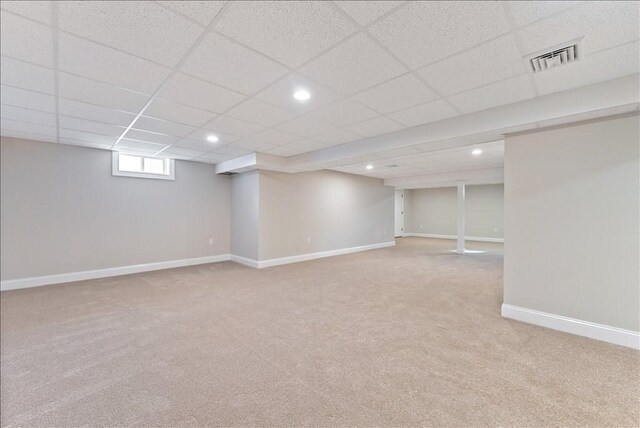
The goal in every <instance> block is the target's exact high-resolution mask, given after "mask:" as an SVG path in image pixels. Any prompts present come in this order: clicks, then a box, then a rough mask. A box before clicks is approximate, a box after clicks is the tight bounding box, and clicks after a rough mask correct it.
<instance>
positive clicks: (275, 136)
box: [234, 129, 298, 149]
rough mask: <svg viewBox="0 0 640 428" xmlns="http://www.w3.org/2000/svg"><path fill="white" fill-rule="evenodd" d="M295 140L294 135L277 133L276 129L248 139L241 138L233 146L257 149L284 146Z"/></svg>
mask: <svg viewBox="0 0 640 428" xmlns="http://www.w3.org/2000/svg"><path fill="white" fill-rule="evenodd" d="M297 139H298V137H297V136H295V135H292V134H288V133H286V132H282V131H278V130H276V129H267V130H265V131H262V132H259V133H257V134H255V135H252V136H250V137H246V138H243V139H242V140H240V141H238V142H237V143H235V144H234V146H236V147H242V148H246V149H255V148H257V147H261V146H262V145H264V146H282V145H285V144H289V143H291V142H293V141H295V140H297Z"/></svg>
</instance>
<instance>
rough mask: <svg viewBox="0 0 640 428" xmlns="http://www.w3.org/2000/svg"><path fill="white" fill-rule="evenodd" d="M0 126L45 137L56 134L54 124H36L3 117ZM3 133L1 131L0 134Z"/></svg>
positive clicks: (7, 129) (3, 128)
mask: <svg viewBox="0 0 640 428" xmlns="http://www.w3.org/2000/svg"><path fill="white" fill-rule="evenodd" d="M0 128H2V130H3V131H16V132H21V133H25V134H33V135H42V136H46V137H55V136H56V135H57V133H56V127H55V126H46V125H38V124H34V123H27V122H21V121H17V120H10V119H4V118H2V119H0ZM5 134H7V133H6V132H3V134H2V135H5Z"/></svg>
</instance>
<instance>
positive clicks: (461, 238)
mask: <svg viewBox="0 0 640 428" xmlns="http://www.w3.org/2000/svg"><path fill="white" fill-rule="evenodd" d="M464 190H465V189H464V183H458V246H457V249H456V252H457V253H458V254H464V214H465V207H464Z"/></svg>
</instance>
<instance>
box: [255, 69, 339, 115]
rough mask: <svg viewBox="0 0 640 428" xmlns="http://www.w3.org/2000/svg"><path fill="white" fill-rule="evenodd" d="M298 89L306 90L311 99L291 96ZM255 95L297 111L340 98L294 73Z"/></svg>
mask: <svg viewBox="0 0 640 428" xmlns="http://www.w3.org/2000/svg"><path fill="white" fill-rule="evenodd" d="M300 89H304V90H306V91H308V92H309V93H310V94H311V99H309V100H307V101H303V102H301V101H298V100H296V99H295V98H293V94H294V92H296V91H297V90H300ZM255 97H256V98H258V99H260V100H262V101H266V102H268V103H270V104H273V105H277V106H279V107H282V108H285V109H288V110H291V111H294V112H298V113H302V112H307V111H310V110H312V109H316V108H318V107H321V106H323V105H326V104H329V103H332V102H334V101H336V100H338V99H339V98H340V96H339V95H337V94H336V93H334V92H332V91H330V90H329V89H327V88H324V87H323V86H321V85H319V84H318V83H315V82H312V81H311V80H309V79H307V78H306V77H304V76H302V75H300V74H295V73H292V74H289V75H288V76H286V77H285V78H283V79H280V80H278V81H277V82H276V83H274V84H273V85H271V86H269V87H268V88H266V89H264V90H262V91H260V92H259V93H258V94H256V96H255Z"/></svg>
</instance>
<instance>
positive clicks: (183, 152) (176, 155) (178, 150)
mask: <svg viewBox="0 0 640 428" xmlns="http://www.w3.org/2000/svg"><path fill="white" fill-rule="evenodd" d="M204 154H205V152H203V151H200V150H191V149H184V148H182V147H177V146H171V147H169V148H168V149H166V150H163V151H162V152H160V153H158V155H157V156H158V157H160V158H171V159H183V160H189V159H193V158H197V157H198V156H202V155H204Z"/></svg>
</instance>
